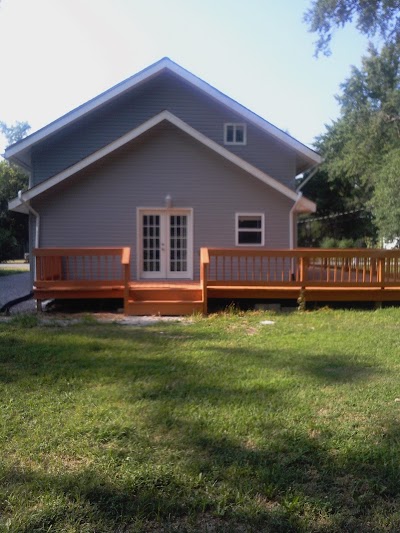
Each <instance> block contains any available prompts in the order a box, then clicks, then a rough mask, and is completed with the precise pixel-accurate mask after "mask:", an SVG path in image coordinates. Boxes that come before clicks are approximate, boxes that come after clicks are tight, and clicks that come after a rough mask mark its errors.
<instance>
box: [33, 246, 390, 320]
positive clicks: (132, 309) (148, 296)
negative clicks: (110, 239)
mask: <svg viewBox="0 0 400 533" xmlns="http://www.w3.org/2000/svg"><path fill="white" fill-rule="evenodd" d="M33 253H34V255H35V257H36V261H35V282H34V295H35V298H36V300H37V301H38V307H39V308H40V303H41V301H42V300H45V299H50V298H59V299H64V298H121V299H123V301H124V310H125V313H126V314H129V315H148V314H161V315H185V314H192V313H195V312H201V313H204V314H206V313H207V310H208V304H209V301H210V300H213V299H224V300H239V299H246V300H264V301H265V300H298V299H299V298H300V299H301V301H303V302H333V301H336V302H337V301H341V302H344V301H347V302H356V301H361V302H385V301H390V302H395V301H397V302H400V251H387V250H375V249H371V250H370V249H359V250H353V249H352V250H327V249H295V250H260V249H254V248H248V249H244V248H240V249H238V248H235V249H221V248H218V249H215V248H202V250H201V254H200V281H198V282H194V281H193V282H191V281H170V280H169V281H162V280H161V281H139V280H138V281H135V280H132V279H131V275H130V262H131V253H130V249H129V248H73V249H72V248H71V249H67V248H47V249H37V250H34V252H33Z"/></svg>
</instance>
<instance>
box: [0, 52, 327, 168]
mask: <svg viewBox="0 0 400 533" xmlns="http://www.w3.org/2000/svg"><path fill="white" fill-rule="evenodd" d="M164 69H168V70H170V71H171V72H173V73H174V74H176V75H177V76H179V77H180V78H182V79H184V80H185V81H187V82H189V83H190V84H192V85H193V86H194V87H197V88H198V89H200V90H201V91H203V92H205V93H206V94H208V95H209V96H211V97H213V98H214V99H215V100H217V101H218V102H220V103H221V104H223V105H225V106H226V107H228V108H230V109H231V110H232V111H234V112H235V113H238V114H239V115H241V116H243V117H244V118H245V119H246V120H248V121H249V122H252V123H253V124H255V125H256V126H258V127H259V128H260V129H262V130H264V131H266V132H267V133H269V134H270V135H272V136H274V137H276V138H277V139H279V140H280V141H281V142H283V143H284V144H286V145H287V146H289V147H291V148H292V149H294V150H295V151H296V152H298V153H300V154H302V155H303V156H304V157H306V158H308V159H310V160H311V161H312V162H314V163H316V164H319V163H321V162H322V158H321V156H320V155H319V154H317V153H316V152H315V151H314V150H312V149H311V148H308V147H307V146H305V145H304V144H302V143H301V142H300V141H297V140H296V139H294V138H293V137H291V136H290V135H288V134H287V133H285V132H283V131H282V130H280V129H279V128H277V127H276V126H274V125H273V124H271V123H269V122H268V121H266V120H265V119H263V118H261V117H260V116H258V115H256V114H255V113H253V112H252V111H250V110H249V109H247V108H246V107H244V106H242V105H241V104H239V103H238V102H236V101H235V100H233V99H232V98H230V97H229V96H226V95H225V94H223V93H221V92H220V91H218V90H217V89H215V88H214V87H212V86H211V85H209V84H208V83H207V82H205V81H203V80H201V79H200V78H198V77H197V76H195V75H194V74H192V73H191V72H189V71H188V70H186V69H184V68H183V67H181V66H180V65H178V64H176V63H174V62H173V61H171V60H170V59H169V58H168V57H164V58H163V59H161V60H160V61H158V62H157V63H154V64H153V65H150V66H149V67H147V68H146V69H144V70H142V71H141V72H139V73H138V74H135V75H134V76H131V77H130V78H128V79H127V80H125V81H122V82H121V83H119V84H117V85H115V86H114V87H112V88H111V89H109V90H108V91H105V92H104V93H102V94H100V95H99V96H97V97H95V98H93V99H92V100H89V101H88V102H87V103H85V104H82V105H81V106H79V107H77V108H76V109H74V110H73V111H71V112H69V113H67V114H66V115H64V116H63V117H61V118H59V119H58V120H56V121H54V122H52V123H51V124H49V125H48V126H45V127H44V128H42V129H41V130H39V131H37V132H36V133H33V134H32V135H30V136H29V137H27V138H26V139H23V140H22V141H20V142H18V143H17V144H16V145H13V146H10V147H9V148H8V149H6V152H5V157H6V159H12V158H13V157H14V156H15V155H17V154H19V153H20V152H22V151H24V150H26V149H29V148H30V147H31V146H32V145H33V144H36V143H37V142H39V141H41V140H43V139H44V138H46V137H48V136H49V135H52V134H53V133H55V132H56V131H58V130H59V129H61V128H63V127H65V126H67V125H68V124H70V123H71V122H73V121H75V120H77V119H79V118H80V117H82V116H83V115H86V114H87V113H90V112H91V111H93V110H94V109H96V108H98V107H100V106H102V105H104V104H106V103H107V102H109V101H110V100H112V99H114V98H116V97H117V96H119V95H121V94H122V93H124V92H126V91H128V90H130V89H132V88H134V87H135V86H136V85H138V84H140V83H142V82H144V81H146V80H148V79H150V78H151V77H153V76H155V75H156V74H158V73H159V72H161V71H162V70H164Z"/></svg>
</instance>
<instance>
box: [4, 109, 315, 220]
mask: <svg viewBox="0 0 400 533" xmlns="http://www.w3.org/2000/svg"><path fill="white" fill-rule="evenodd" d="M163 121H167V122H169V123H171V124H173V125H174V126H176V127H177V128H179V129H180V130H182V131H183V132H185V133H187V134H188V135H190V136H191V137H192V138H193V139H195V140H196V141H198V142H200V143H201V144H203V145H204V146H206V147H208V148H209V149H211V150H213V151H214V152H216V153H217V154H219V155H220V156H222V157H224V158H225V159H227V160H228V161H230V162H231V163H233V164H235V165H237V166H238V167H239V168H241V169H242V170H244V171H246V172H248V173H249V174H250V175H252V176H253V177H255V178H257V179H259V180H260V181H262V182H263V183H265V184H266V185H269V186H270V187H271V188H272V189H274V190H276V191H278V192H280V193H281V194H283V195H284V196H286V197H287V198H289V199H290V200H293V201H294V202H296V201H297V202H298V203H297V205H296V208H297V211H299V212H301V211H306V212H310V211H315V210H316V205H315V204H314V203H313V202H311V201H310V200H308V199H307V198H304V197H301V198H299V195H298V194H296V193H295V192H294V191H293V190H292V189H289V188H288V187H286V186H285V185H283V184H282V183H280V182H279V181H277V180H275V179H274V178H272V177H271V176H269V175H268V174H266V173H265V172H262V171H261V170H259V169H258V168H256V167H254V166H253V165H251V164H250V163H248V162H247V161H244V160H243V159H242V158H240V157H238V156H237V155H236V154H234V153H232V152H230V151H229V150H227V149H226V148H224V147H223V146H221V145H220V144H218V143H216V142H215V141H212V140H211V139H209V138H208V137H206V136H205V135H203V134H202V133H200V132H199V131H197V130H195V129H194V128H192V127H191V126H189V124H187V123H186V122H184V121H183V120H181V119H180V118H178V117H176V116H175V115H173V114H172V113H170V112H169V111H162V112H161V113H159V114H158V115H156V116H154V117H152V118H151V119H149V120H148V121H146V122H144V123H143V124H141V125H140V126H138V127H137V128H134V129H133V130H131V131H129V132H128V133H126V134H125V135H123V136H122V137H119V138H118V139H116V140H115V141H113V142H112V143H110V144H108V145H107V146H104V147H103V148H101V149H100V150H98V151H97V152H94V153H93V154H91V155H89V156H88V157H86V158H85V159H82V160H81V161H79V162H78V163H75V164H74V165H72V166H71V167H69V168H67V169H65V170H63V171H62V172H60V173H59V174H56V175H55V176H52V177H51V178H49V179H47V180H45V181H43V182H41V183H39V184H38V185H36V186H34V187H32V188H31V189H29V190H28V191H26V192H24V193H23V194H22V199H20V198H15V199H13V200H11V201H10V202H9V209H11V210H13V211H20V212H26V206H25V204H24V202H28V201H29V200H32V199H33V198H35V197H37V196H39V195H40V194H42V193H44V192H45V191H47V190H49V189H50V188H51V187H54V186H55V185H58V184H59V183H62V182H63V181H65V180H67V179H68V178H70V177H71V176H73V175H75V174H76V173H77V172H80V171H81V170H83V169H85V168H87V167H88V166H89V165H91V164H93V163H95V162H96V161H99V160H100V159H102V158H104V157H106V156H108V155H109V154H111V153H112V152H114V151H115V150H118V149H119V148H121V147H122V146H124V145H125V144H127V143H129V142H131V141H133V140H134V139H136V138H138V137H140V136H141V135H143V134H144V133H145V132H147V131H149V130H150V129H152V128H154V127H155V126H157V125H158V124H160V123H161V122H163Z"/></svg>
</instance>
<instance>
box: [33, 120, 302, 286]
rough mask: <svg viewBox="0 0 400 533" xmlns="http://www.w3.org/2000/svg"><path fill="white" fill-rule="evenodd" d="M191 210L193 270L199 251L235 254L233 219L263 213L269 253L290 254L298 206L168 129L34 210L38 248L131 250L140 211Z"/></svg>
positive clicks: (84, 173) (115, 157)
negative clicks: (167, 206)
mask: <svg viewBox="0 0 400 533" xmlns="http://www.w3.org/2000/svg"><path fill="white" fill-rule="evenodd" d="M167 194H170V195H171V196H172V199H173V207H176V208H193V211H194V215H193V217H194V220H193V221H194V267H195V277H196V278H198V276H199V250H200V247H201V246H210V247H211V246H219V247H234V246H235V213H236V212H262V213H265V221H266V243H265V247H266V248H287V247H288V246H289V211H290V208H291V206H292V205H293V202H291V201H290V200H289V199H287V198H286V197H284V196H283V195H282V194H280V193H278V192H277V191H275V190H273V189H271V188H270V187H268V186H266V185H265V184H263V183H261V182H260V181H259V180H257V179H256V178H253V177H252V176H250V175H248V174H247V173H246V172H244V171H242V170H241V169H239V168H238V167H237V166H235V165H233V164H232V163H230V162H228V161H227V160H226V159H224V158H223V157H221V156H219V155H218V154H216V153H214V152H213V151H211V150H210V149H208V148H206V147H204V146H203V145H201V144H199V143H198V142H197V141H195V140H193V139H192V138H191V137H190V136H188V135H186V134H185V133H183V132H182V131H180V130H179V129H177V128H175V127H173V126H171V125H169V124H167V123H164V124H161V125H159V126H157V127H156V128H154V129H153V130H152V131H151V132H149V133H148V134H146V135H144V136H142V137H141V138H140V139H139V140H136V141H134V142H132V143H130V144H129V146H125V147H124V148H123V149H121V150H119V151H118V152H115V153H114V154H112V155H111V156H109V157H108V158H106V159H104V160H103V161H101V162H98V163H97V164H95V165H93V166H92V167H90V168H88V169H85V171H82V172H81V173H80V174H79V175H77V176H75V177H74V178H72V179H71V180H69V181H68V184H66V183H64V184H61V185H59V186H58V187H54V188H53V189H52V190H51V191H48V192H47V193H45V194H43V195H42V196H41V197H40V198H38V199H37V200H35V202H32V204H33V207H34V208H35V209H37V210H38V211H39V213H40V216H41V246H42V247H47V246H60V247H63V246H66V247H67V246H131V248H132V253H133V257H134V259H133V260H132V266H133V267H134V268H133V275H134V276H136V260H135V258H136V213H137V208H138V207H154V208H156V207H164V203H165V196H166V195H167Z"/></svg>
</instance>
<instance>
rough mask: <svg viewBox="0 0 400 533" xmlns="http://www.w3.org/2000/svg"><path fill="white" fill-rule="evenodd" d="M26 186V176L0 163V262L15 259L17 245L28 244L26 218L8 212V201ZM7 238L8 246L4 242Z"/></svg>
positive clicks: (4, 163) (7, 164)
mask: <svg viewBox="0 0 400 533" xmlns="http://www.w3.org/2000/svg"><path fill="white" fill-rule="evenodd" d="M27 186H28V177H27V175H26V174H24V173H23V172H22V171H21V170H19V169H18V168H17V167H15V166H13V165H10V164H9V163H8V162H7V161H0V235H1V236H2V237H1V236H0V243H3V246H1V245H0V261H4V260H5V259H15V257H16V255H15V254H17V255H18V245H19V248H21V246H25V245H26V243H27V242H28V217H27V216H26V215H23V214H21V213H13V212H11V211H8V201H9V200H11V199H12V198H15V197H16V196H17V195H18V191H19V190H21V189H26V188H27ZM7 238H8V239H9V243H8V244H7V243H6V242H5V241H6V240H7ZM11 251H13V252H12V255H11V256H10V253H11Z"/></svg>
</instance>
